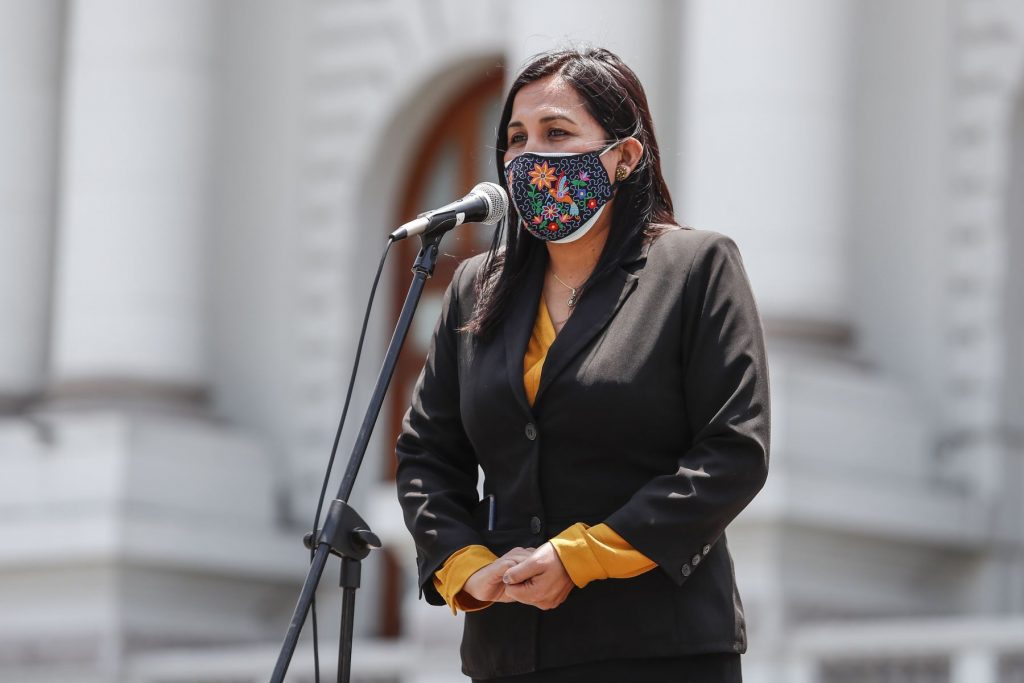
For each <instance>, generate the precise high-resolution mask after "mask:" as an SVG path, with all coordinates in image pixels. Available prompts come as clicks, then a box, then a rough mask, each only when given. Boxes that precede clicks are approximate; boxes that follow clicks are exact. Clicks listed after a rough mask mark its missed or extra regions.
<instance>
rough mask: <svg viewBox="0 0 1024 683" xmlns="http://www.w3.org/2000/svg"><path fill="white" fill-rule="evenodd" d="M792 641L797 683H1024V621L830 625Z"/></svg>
mask: <svg viewBox="0 0 1024 683" xmlns="http://www.w3.org/2000/svg"><path fill="white" fill-rule="evenodd" d="M790 646H791V650H790V653H791V658H790V660H789V666H788V672H789V675H788V676H787V677H786V679H787V681H790V682H791V683H1024V618H1006V619H994V618H988V619H920V620H898V621H883V622H871V623H842V624H827V625H819V626H815V627H807V628H805V629H803V630H801V631H800V632H799V633H797V634H796V635H795V637H794V638H793V639H792V640H791V642H790Z"/></svg>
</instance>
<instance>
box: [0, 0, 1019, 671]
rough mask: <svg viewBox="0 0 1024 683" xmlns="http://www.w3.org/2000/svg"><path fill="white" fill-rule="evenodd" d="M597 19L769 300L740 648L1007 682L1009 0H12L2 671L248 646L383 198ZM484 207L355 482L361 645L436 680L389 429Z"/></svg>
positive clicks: (304, 473)
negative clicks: (363, 554) (766, 437)
mask: <svg viewBox="0 0 1024 683" xmlns="http://www.w3.org/2000/svg"><path fill="white" fill-rule="evenodd" d="M582 41H586V42H589V43H591V44H595V45H603V46H607V47H609V48H611V49H612V50H614V51H616V52H618V53H619V54H620V55H621V56H622V57H623V58H624V59H625V60H626V61H627V63H629V64H631V65H632V66H633V67H634V68H635V70H636V71H637V72H638V74H639V75H640V77H641V79H642V81H643V82H644V84H645V86H646V88H647V91H648V94H649V96H650V100H651V106H652V108H653V115H654V120H655V124H656V126H657V132H658V137H659V141H660V143H661V147H662V151H663V157H664V163H665V173H666V175H667V177H668V179H669V182H670V184H671V186H672V188H673V191H674V197H675V200H676V207H677V213H678V217H679V219H680V220H681V221H682V222H684V223H686V224H689V225H693V226H696V227H699V228H707V229H713V230H717V231H719V232H724V233H726V234H729V235H731V236H732V237H733V238H734V239H735V240H736V241H737V243H738V244H739V246H740V249H741V251H742V253H743V255H744V260H745V263H746V266H747V270H748V272H749V274H750V277H751V279H752V282H753V285H754V289H755V292H756V294H757V296H758V301H759V305H760V307H761V311H762V314H763V316H764V321H765V326H766V329H767V331H768V334H769V345H770V349H769V350H770V354H771V372H772V378H771V379H772V388H773V413H774V423H773V443H772V457H773V462H772V473H771V476H770V478H769V484H768V486H767V487H766V488H765V490H764V491H763V492H762V493H761V494H760V496H759V497H758V498H757V499H756V500H755V502H754V504H753V505H752V506H751V507H750V508H749V509H748V510H747V511H745V512H744V513H743V515H742V516H741V517H740V518H739V519H738V520H737V521H736V522H735V523H734V524H733V526H732V527H730V545H731V547H732V549H733V552H734V556H735V558H736V571H737V573H738V575H739V576H738V580H739V584H740V589H741V592H742V595H743V599H744V603H745V605H746V611H747V618H748V623H749V627H750V639H751V648H750V652H749V654H748V656H747V657H746V658H745V671H746V675H747V679H748V680H750V681H753V682H754V683H758V682H763V683H811V682H819V681H820V682H821V683H833V682H840V681H929V682H931V681H934V682H936V683H938V682H947V681H948V682H950V683H995V682H997V681H998V682H1000V683H1008V682H1011V681H1018V682H1019V681H1024V554H1022V542H1024V526H1022V521H1024V503H1022V502H1021V501H1022V500H1024V498H1022V497H1024V388H1022V387H1024V360H1022V358H1024V354H1022V350H1024V303H1022V298H1021V296H1022V293H1024V271H1022V269H1021V266H1022V264H1024V231H1022V230H1021V221H1022V215H1024V204H1022V197H1024V108H1022V100H1021V93H1022V89H1021V86H1022V82H1024V4H1021V3H1019V2H1017V1H1016V0H895V1H889V2H882V1H881V0H832V1H830V2H820V1H818V0H773V2H760V3H754V2H741V1H739V0H688V1H687V2H674V1H672V0H658V1H655V0H651V1H649V2H644V3H631V4H624V3H613V2H608V1H607V0H600V1H595V2H582V1H580V2H563V3H559V4H558V5H557V6H556V5H554V4H551V3H537V2H520V3H515V4H505V3H498V2H472V1H470V0H464V1H456V0H446V1H440V2H426V1H412V0H408V1H402V0H375V1H370V0H306V1H299V0H276V1H270V0H267V1H262V2H241V1H240V0H230V1H229V0H224V1H223V2H204V1H203V0H191V1H184V0H175V1H173V2H172V1H170V0H152V1H150V2H130V1H129V0H33V1H32V2H25V1H18V0H0V150H3V152H4V154H3V155H2V156H0V209H2V212H0V215H2V216H3V218H2V220H0V321H2V324H3V329H4V333H3V334H2V336H0V678H2V679H3V680H5V681H22V680H26V681H27V680H32V681H37V682H38V681H71V680H74V681H77V682H88V681H140V682H147V683H155V682H157V681H161V682H178V681H182V682H184V681H257V680H265V679H266V678H267V675H268V672H269V671H270V668H271V666H272V663H273V661H274V659H275V657H276V654H277V648H278V646H279V644H280V641H281V638H282V637H283V635H284V631H285V628H286V627H287V624H288V619H289V615H290V612H291V609H292V606H293V605H294V602H295V598H296V597H297V594H298V587H299V584H300V583H301V580H302V578H303V576H304V575H305V568H306V564H305V563H306V554H305V551H304V550H303V548H302V545H301V536H302V534H303V532H304V531H305V530H307V528H308V527H309V525H310V524H311V520H312V515H313V510H314V507H315V501H316V495H317V493H318V492H319V490H320V480H321V477H322V474H323V471H324V468H325V466H326V463H327V459H328V456H329V454H330V450H331V444H332V440H333V438H334V434H335V429H336V424H337V420H338V417H339V415H340V413H341V408H342V404H343V402H344V392H345V387H346V383H347V380H348V376H349V370H350V367H351V363H352V358H353V355H354V353H355V343H356V340H357V332H358V330H359V328H360V325H361V321H362V316H363V309H364V305H365V301H366V297H367V294H368V291H369V284H370V281H371V279H372V276H373V272H374V267H375V265H376V262H377V258H378V256H379V254H380V252H381V250H382V248H383V245H384V236H385V235H386V233H387V232H388V231H390V230H391V229H392V228H393V227H394V226H396V225H397V224H399V223H401V222H403V221H404V220H407V219H408V218H410V217H411V216H413V215H415V214H416V213H418V212H419V211H422V210H425V209H428V208H432V207H435V206H438V205H440V204H443V203H445V202H447V201H449V200H451V199H454V198H456V197H459V196H461V194H462V193H463V192H465V191H466V190H467V189H468V188H469V187H471V186H472V185H473V184H475V183H476V182H478V181H480V180H486V179H492V178H494V175H495V170H494V158H493V157H494V154H493V145H494V139H495V126H496V123H497V111H498V108H499V106H500V103H501V100H502V95H503V91H504V88H505V87H506V84H507V78H508V77H509V74H510V70H511V71H514V70H515V69H516V68H517V67H518V66H520V65H521V64H522V63H523V62H524V60H525V59H526V58H527V57H528V56H530V55H531V54H533V53H535V52H538V51H540V50H542V49H547V48H549V47H551V46H555V45H567V44H578V43H580V42H582ZM489 239H490V235H489V233H488V232H487V231H486V229H485V228H483V227H479V228H477V227H471V228H465V229H462V230H460V231H459V232H458V233H457V234H453V235H450V236H449V237H448V238H447V241H446V243H445V245H444V246H445V251H446V253H447V256H446V257H445V258H444V259H443V260H442V263H441V264H440V265H439V267H438V270H437V273H436V276H435V279H434V280H432V281H431V283H430V286H429V289H428V293H427V294H426V295H425V298H424V302H423V305H422V306H421V308H420V311H419V313H418V316H417V319H416V324H415V326H414V330H413V334H412V336H411V337H410V339H409V343H408V345H407V348H406V349H405V352H404V354H403V358H402V361H401V365H400V368H399V370H398V374H397V377H396V380H395V383H394V385H393V388H392V391H391V393H390V395H389V398H388V402H387V404H386V407H385V410H384V412H383V413H382V414H381V418H380V420H379V422H378V424H377V428H376V432H375V437H374V442H373V444H372V446H371V450H370V452H369V453H368V455H367V460H366V462H365V463H364V465H363V468H362V471H361V477H360V480H359V482H358V484H357V490H358V493H357V495H356V496H355V497H354V498H353V502H354V504H355V506H356V507H357V509H359V510H360V512H362V514H363V516H364V517H366V518H367V519H368V521H369V522H370V523H371V525H373V527H374V529H375V530H376V531H378V532H379V533H380V534H381V535H382V536H383V537H384V540H385V542H386V550H384V551H381V552H377V553H375V554H374V555H372V556H371V558H369V559H368V560H367V561H366V562H365V566H364V581H363V588H362V589H361V591H360V594H359V599H358V610H359V611H358V617H359V624H358V636H359V642H358V643H357V645H356V661H355V669H356V678H357V680H361V681H370V680H373V681H402V682H412V681H417V682H420V683H423V682H425V681H447V680H459V679H460V677H459V676H458V674H457V670H458V661H457V645H458V638H459V633H460V630H461V618H456V617H452V616H451V615H450V613H448V612H447V611H446V610H444V609H441V608H430V607H428V606H426V605H425V604H424V603H422V602H419V601H417V599H416V590H415V580H414V575H413V568H414V561H413V557H414V552H413V548H412V545H411V540H410V538H409V537H408V535H407V534H406V532H405V529H404V527H403V526H402V521H401V514H400V511H399V507H398V504H397V501H396V499H395V495H394V491H393V485H392V484H391V483H390V482H391V480H392V478H393V451H392V446H393V442H394V437H395V434H396V431H397V429H398V424H399V421H400V418H401V415H402V413H403V412H404V409H405V404H406V401H407V399H408V393H409V390H410V389H411V385H412V382H413V381H414V380H415V377H416V375H417V373H418V370H419V366H420V363H421V362H422V353H423V351H424V349H425V347H426V344H427V343H428V340H429V335H430V331H431V329H432V327H433V323H434V320H435V317H436V315H437V310H438V302H439V299H440V294H441V292H442V291H443V289H444V287H445V285H446V284H447V281H448V278H449V277H450V275H451V272H452V270H453V268H454V266H455V265H456V264H457V263H458V261H459V260H460V259H462V258H465V257H466V256H468V255H470V254H472V253H475V252H476V251H479V250H480V249H482V248H483V246H484V245H485V244H487V243H488V241H489ZM410 247H411V245H403V249H402V250H400V251H397V252H396V253H393V255H392V259H391V262H390V264H389V267H388V270H387V271H386V275H385V278H384V281H383V284H382V288H381V291H379V292H378V296H377V300H376V306H375V309H374V315H373V318H372V321H371V329H370V332H369V336H368V340H367V346H366V351H365V353H364V358H363V364H362V370H361V372H360V374H359V378H358V381H357V389H356V392H355V398H354V401H353V409H352V411H351V412H350V415H349V423H348V425H347V429H346V431H345V435H344V437H343V438H342V440H341V447H340V448H339V464H338V466H337V467H336V470H337V471H338V472H340V471H341V470H342V469H343V467H344V462H345V459H346V458H347V454H348V447H349V446H350V445H351V442H352V440H353V435H354V433H355V431H356V428H357V426H358V423H359V420H360V419H361V417H362V412H363V406H365V403H366V399H367V396H368V394H369V390H370V388H371V387H372V383H373V380H374V379H375V377H376V370H377V368H378V367H379V363H380V360H381V355H382V350H383V348H384V346H385V344H386V342H387V340H388V338H389V335H390V331H391V329H392V325H393V322H394V319H395V317H396V314H397V309H398V305H399V303H400V301H401V299H402V297H403V296H404V292H405V288H406V286H407V284H408V281H409V278H410V274H409V267H408V266H409V264H410V263H411V259H412V258H413V256H414V253H413V252H412V251H410V250H409V249H410ZM640 333H642V331H640ZM335 486H336V484H334V483H332V484H331V486H330V491H334V489H335ZM336 584H337V563H336V562H332V564H331V565H330V568H329V570H328V572H327V574H325V578H324V582H323V584H322V587H321V591H320V596H321V597H320V600H319V617H320V619H319V623H320V627H321V632H322V635H323V639H322V644H323V646H324V648H323V650H322V655H323V656H322V660H323V664H324V671H325V674H326V675H327V676H332V675H333V673H332V670H333V661H334V656H335V655H334V651H335V647H336V637H337V630H338V626H337V621H338V589H337V588H336ZM610 618H614V615H611V616H610ZM308 635H309V628H308V625H307V628H306V630H305V631H304V639H303V642H304V645H303V648H304V649H303V650H302V651H301V652H300V653H299V654H298V655H297V657H296V659H295V661H294V663H293V665H292V673H293V676H292V677H290V678H289V680H297V681H301V680H312V677H311V670H312V668H311V657H310V651H309V645H308V642H309V641H308Z"/></svg>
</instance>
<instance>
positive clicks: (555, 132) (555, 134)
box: [548, 128, 569, 138]
mask: <svg viewBox="0 0 1024 683" xmlns="http://www.w3.org/2000/svg"><path fill="white" fill-rule="evenodd" d="M568 134H569V133H567V132H566V131H564V130H562V129H561V128H552V129H551V130H549V131H548V137H549V138H560V137H563V136H565V135H568Z"/></svg>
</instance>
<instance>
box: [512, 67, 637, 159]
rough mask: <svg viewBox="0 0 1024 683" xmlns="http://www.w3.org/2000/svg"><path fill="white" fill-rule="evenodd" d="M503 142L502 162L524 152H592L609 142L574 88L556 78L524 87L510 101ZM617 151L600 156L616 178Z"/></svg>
mask: <svg viewBox="0 0 1024 683" xmlns="http://www.w3.org/2000/svg"><path fill="white" fill-rule="evenodd" d="M505 141H506V143H507V145H508V147H507V151H506V152H505V163H506V164H507V163H508V162H509V161H511V160H512V159H515V158H516V157H517V156H519V155H520V154H523V153H524V152H566V153H573V154H575V153H579V152H591V151H593V150H597V149H602V148H603V147H605V146H607V145H608V144H610V143H611V142H613V140H609V139H608V135H607V133H605V131H604V129H603V128H601V124H599V123H598V122H597V120H596V119H595V118H594V117H593V116H591V115H590V112H588V111H587V105H586V103H585V102H584V101H583V98H582V97H580V95H579V93H578V92H576V89H575V88H573V87H572V86H571V85H569V84H568V83H566V82H565V81H564V80H562V78H561V77H560V76H558V75H552V76H547V77H546V78H542V79H540V80H537V81H534V82H533V83H529V84H527V85H525V86H523V87H522V88H521V89H520V90H519V92H517V93H516V97H515V100H513V102H512V116H511V118H510V119H509V124H508V129H507V130H506V138H505ZM617 152H618V148H616V149H613V150H611V151H609V152H608V153H607V154H605V155H604V156H602V157H601V163H602V164H603V165H604V168H605V170H606V171H607V172H608V177H609V178H613V177H615V165H616V164H617V163H618V159H619V156H620V155H619V154H618V153H617Z"/></svg>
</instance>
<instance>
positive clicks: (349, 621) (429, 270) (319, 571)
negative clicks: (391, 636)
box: [270, 216, 457, 683]
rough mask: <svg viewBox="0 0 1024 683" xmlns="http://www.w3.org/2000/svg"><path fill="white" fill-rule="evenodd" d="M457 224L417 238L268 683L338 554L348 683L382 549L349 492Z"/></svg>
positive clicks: (279, 676) (342, 675) (275, 681)
mask: <svg viewBox="0 0 1024 683" xmlns="http://www.w3.org/2000/svg"><path fill="white" fill-rule="evenodd" d="M456 225H457V223H456V217H455V216H452V217H451V219H450V220H446V221H445V222H444V223H442V224H441V225H438V226H437V229H435V230H432V231H431V232H430V233H429V234H428V233H424V234H422V235H420V244H421V247H420V252H419V255H418V256H417V257H416V262H415V263H414V264H413V267H412V271H413V279H412V283H411V284H410V285H409V293H408V294H407V295H406V297H405V303H404V304H403V305H402V312H401V314H400V315H399V317H398V324H397V325H396V326H395V332H394V335H393V336H392V337H391V342H390V344H388V350H387V353H386V354H385V356H384V363H383V365H382V367H381V370H380V374H379V375H378V376H377V384H376V386H375V387H374V390H373V395H372V396H371V397H370V405H369V407H368V408H367V409H366V415H365V416H364V417H363V423H362V426H361V427H360V428H359V434H358V436H357V437H356V441H355V444H354V445H353V446H352V453H351V455H350V456H349V460H348V465H347V466H346V468H345V476H344V477H343V478H342V480H341V485H340V486H339V487H338V493H337V495H336V496H335V499H334V500H333V501H331V505H330V507H329V508H328V511H327V516H326V517H325V518H324V525H323V527H322V528H321V529H320V530H319V531H318V533H317V534H316V537H315V538H314V535H313V534H312V533H308V534H306V537H305V538H304V539H303V543H304V544H305V545H306V547H307V548H309V549H311V550H312V549H313V548H314V547H315V548H316V552H315V553H314V555H313V560H312V562H311V563H310V566H309V572H308V573H307V574H306V580H305V583H303V585H302V591H301V592H300V593H299V601H298V604H296V606H295V612H294V613H293V614H292V620H291V623H289V625H288V631H287V633H286V634H285V638H284V643H283V644H282V645H281V652H280V654H279V655H278V657H277V664H276V665H275V666H274V673H273V675H272V677H271V679H270V680H271V683H283V681H284V676H285V674H286V673H287V671H288V665H289V664H290V663H291V660H292V656H293V655H294V654H295V647H296V645H297V644H298V642H299V633H300V631H301V630H302V625H303V623H304V622H305V621H306V615H307V614H308V613H309V607H310V604H311V603H312V600H313V595H314V593H316V588H317V585H318V584H319V583H320V577H321V576H322V575H323V572H324V567H325V566H326V565H327V558H328V556H329V555H332V554H333V555H337V556H338V557H340V558H341V588H342V590H343V593H342V603H341V635H340V642H339V644H338V680H339V681H341V682H342V683H348V681H349V677H350V675H351V666H352V631H353V626H354V623H355V606H356V589H357V588H359V576H360V568H361V564H360V562H361V560H362V559H363V558H364V557H366V556H367V555H369V554H370V550H374V549H377V548H380V547H381V543H380V539H379V538H378V537H377V535H376V534H374V533H373V532H372V531H371V530H370V527H369V525H368V524H367V523H366V522H365V521H363V518H362V517H360V516H359V513H357V512H356V511H355V510H354V509H353V508H352V507H350V506H349V505H348V502H347V501H348V499H349V496H350V495H351V493H352V487H353V486H354V485H355V480H356V475H357V474H358V473H359V466H360V465H361V464H362V461H363V455H364V454H365V453H366V447H367V445H368V444H369V442H370V435H371V434H372V433H373V426H374V424H375V423H376V422H377V416H378V415H379V414H380V409H381V406H382V405H383V404H384V396H385V394H386V393H387V390H388V385H390V384H391V378H392V376H393V375H394V374H395V366H396V365H397V363H398V353H399V352H400V351H401V350H402V344H403V343H404V342H405V338H406V336H407V335H408V333H409V326H410V325H411V323H412V317H413V314H414V313H415V312H416V306H417V305H418V304H419V300H420V295H421V294H422V293H423V286H424V285H425V284H426V281H427V278H429V277H431V276H432V275H433V274H434V266H435V265H436V264H437V255H438V249H439V245H440V243H441V238H442V237H444V234H445V233H446V232H447V231H448V230H451V229H452V228H454V227H455V226H456Z"/></svg>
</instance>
